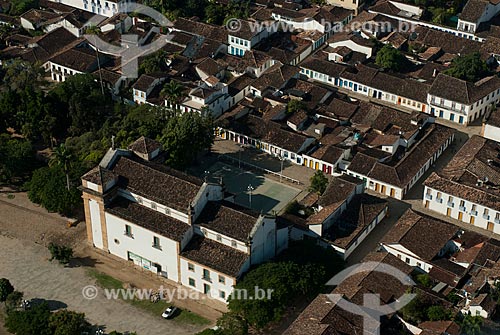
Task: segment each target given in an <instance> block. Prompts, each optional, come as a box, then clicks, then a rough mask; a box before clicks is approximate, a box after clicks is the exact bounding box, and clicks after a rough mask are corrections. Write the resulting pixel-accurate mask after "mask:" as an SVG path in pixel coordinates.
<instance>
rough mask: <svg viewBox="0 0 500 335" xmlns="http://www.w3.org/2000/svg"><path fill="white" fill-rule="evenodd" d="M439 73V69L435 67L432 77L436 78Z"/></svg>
mask: <svg viewBox="0 0 500 335" xmlns="http://www.w3.org/2000/svg"><path fill="white" fill-rule="evenodd" d="M437 74H438V70H437V69H434V71H432V78H436V76H437Z"/></svg>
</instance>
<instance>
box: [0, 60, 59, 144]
mask: <svg viewBox="0 0 500 335" xmlns="http://www.w3.org/2000/svg"><path fill="white" fill-rule="evenodd" d="M2 69H3V73H4V76H3V85H2V86H0V110H1V112H0V116H2V117H1V118H0V119H1V120H2V122H1V124H0V127H2V128H6V127H12V128H14V129H15V130H16V131H18V132H21V133H22V134H23V135H24V136H25V137H27V138H29V139H37V138H38V137H39V136H40V135H41V134H42V133H43V132H46V129H45V128H46V127H47V126H48V124H44V125H42V124H41V122H42V121H43V120H45V119H46V118H47V115H49V114H50V113H49V111H50V110H51V108H50V104H49V102H48V101H47V99H46V98H45V94H44V93H43V92H42V90H41V89H40V87H41V86H42V84H43V70H42V69H41V68H40V67H38V66H36V65H32V64H30V63H27V62H24V61H20V60H14V61H13V62H8V63H5V64H4V65H3V66H2ZM0 130H1V129H0Z"/></svg>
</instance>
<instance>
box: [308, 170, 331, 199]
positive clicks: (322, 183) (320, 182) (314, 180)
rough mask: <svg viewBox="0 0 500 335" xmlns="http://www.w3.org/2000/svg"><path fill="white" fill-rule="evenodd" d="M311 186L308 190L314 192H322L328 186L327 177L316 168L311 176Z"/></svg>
mask: <svg viewBox="0 0 500 335" xmlns="http://www.w3.org/2000/svg"><path fill="white" fill-rule="evenodd" d="M310 181H311V186H310V187H309V191H311V192H316V193H318V194H320V195H321V194H323V193H324V192H325V190H326V187H327V186H328V178H327V177H326V176H325V175H324V174H323V172H322V171H320V170H318V171H316V172H315V173H314V175H313V176H312V177H311V180H310Z"/></svg>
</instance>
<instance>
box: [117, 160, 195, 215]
mask: <svg viewBox="0 0 500 335" xmlns="http://www.w3.org/2000/svg"><path fill="white" fill-rule="evenodd" d="M110 170H111V171H112V172H114V173H115V174H117V175H119V183H120V185H121V187H123V188H124V189H127V190H130V191H131V192H133V193H136V194H138V195H140V196H142V197H145V198H147V199H150V200H152V201H156V202H158V203H160V204H163V205H165V206H169V207H172V208H174V209H176V210H179V211H181V212H184V213H186V212H187V211H188V209H189V206H190V205H191V202H192V200H194V198H195V197H196V195H197V194H198V191H199V189H200V187H201V185H202V184H203V182H202V181H201V180H200V179H198V178H195V177H192V176H189V175H186V174H184V173H182V172H179V171H177V170H174V169H171V168H168V167H167V166H165V165H162V164H156V163H152V162H148V161H144V160H142V159H139V158H135V157H125V156H119V157H118V158H117V160H116V163H115V164H114V166H113V167H111V168H110Z"/></svg>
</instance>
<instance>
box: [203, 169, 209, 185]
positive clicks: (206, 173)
mask: <svg viewBox="0 0 500 335" xmlns="http://www.w3.org/2000/svg"><path fill="white" fill-rule="evenodd" d="M204 173H205V182H207V179H208V175H209V174H210V171H207V170H205V172H204Z"/></svg>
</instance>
